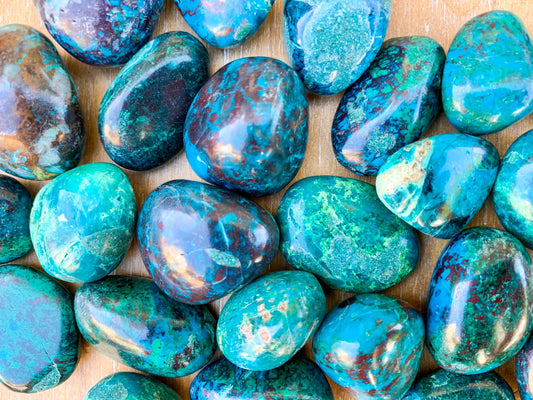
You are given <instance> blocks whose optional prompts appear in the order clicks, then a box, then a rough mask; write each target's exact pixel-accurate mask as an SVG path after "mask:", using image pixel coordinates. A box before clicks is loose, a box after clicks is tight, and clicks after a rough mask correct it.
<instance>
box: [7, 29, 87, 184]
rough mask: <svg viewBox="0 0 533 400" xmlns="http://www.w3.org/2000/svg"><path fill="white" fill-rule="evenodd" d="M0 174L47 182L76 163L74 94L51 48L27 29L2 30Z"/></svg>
mask: <svg viewBox="0 0 533 400" xmlns="http://www.w3.org/2000/svg"><path fill="white" fill-rule="evenodd" d="M0 54H1V55H2V57H1V60H0V169H2V170H4V171H5V172H7V173H8V174H11V175H15V176H18V177H20V178H24V179H36V180H47V179H52V178H54V177H55V176H57V175H59V174H61V173H63V172H65V171H67V170H69V169H71V168H74V167H75V166H76V165H77V164H78V163H79V161H80V158H81V155H82V152H83V149H84V145H85V132H84V129H83V117H82V115H81V110H80V104H79V102H78V93H77V91H76V87H75V86H74V82H73V81H72V78H71V77H70V75H69V73H68V72H67V70H66V68H65V65H64V64H63V61H62V60H61V58H60V57H59V54H58V53H57V51H56V49H55V47H54V46H53V45H52V43H50V41H49V40H48V39H47V38H45V37H44V36H43V35H42V34H41V33H39V32H38V31H36V30H35V29H32V28H30V27H29V26H24V25H6V26H3V27H1V28H0Z"/></svg>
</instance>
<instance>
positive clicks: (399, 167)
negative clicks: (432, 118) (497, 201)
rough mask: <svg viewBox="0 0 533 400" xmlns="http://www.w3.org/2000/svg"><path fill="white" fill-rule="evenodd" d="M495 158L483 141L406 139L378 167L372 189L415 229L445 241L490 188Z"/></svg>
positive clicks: (454, 135) (447, 137)
mask: <svg viewBox="0 0 533 400" xmlns="http://www.w3.org/2000/svg"><path fill="white" fill-rule="evenodd" d="M499 163H500V157H499V155H498V151H497V150H496V149H495V148H494V146H492V144H490V143H489V142H487V141H486V140H484V139H481V138H477V137H473V136H470V135H463V134H460V133H448V134H444V135H437V136H432V137H430V138H427V139H423V140H420V141H418V142H414V143H411V144H409V145H407V146H405V147H403V148H401V149H400V150H398V151H397V152H396V153H394V154H393V155H392V156H390V157H389V159H388V160H387V162H385V164H384V165H383V166H382V167H381V169H380V170H379V173H378V176H377V180H376V190H377V193H378V196H379V198H380V200H381V201H382V202H383V204H385V206H387V208H388V209H389V210H391V211H392V212H393V213H395V214H396V215H397V216H398V217H400V218H401V219H403V220H404V221H405V222H407V223H408V224H410V225H411V226H413V227H414V228H416V229H418V230H419V231H420V232H422V233H425V234H426V235H429V236H434V237H437V238H440V239H449V238H451V237H453V236H454V235H456V234H457V233H459V232H460V231H461V230H462V229H464V228H465V227H466V226H467V225H468V223H469V222H470V221H471V220H472V218H474V216H475V215H476V214H477V212H478V211H479V210H480V209H481V207H482V206H483V203H484V202H485V199H486V198H487V196H488V195H489V193H490V190H491V189H492V185H493V184H494V180H495V179H496V175H497V174H498V166H499Z"/></svg>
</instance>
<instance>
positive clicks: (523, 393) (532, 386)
mask: <svg viewBox="0 0 533 400" xmlns="http://www.w3.org/2000/svg"><path fill="white" fill-rule="evenodd" d="M515 370H516V379H517V381H518V390H519V392H520V397H521V399H522V400H533V339H532V338H531V337H530V338H529V339H528V341H527V342H526V344H525V345H524V347H522V350H520V352H519V353H518V354H517V355H516V362H515Z"/></svg>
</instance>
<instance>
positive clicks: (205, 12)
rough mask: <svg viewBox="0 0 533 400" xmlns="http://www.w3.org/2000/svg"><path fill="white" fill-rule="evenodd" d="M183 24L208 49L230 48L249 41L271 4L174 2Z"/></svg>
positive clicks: (260, 0) (258, 0) (256, 0)
mask: <svg viewBox="0 0 533 400" xmlns="http://www.w3.org/2000/svg"><path fill="white" fill-rule="evenodd" d="M174 2H175V3H176V6H177V7H178V9H179V10H180V12H181V15H183V18H184V19H185V21H186V22H187V23H188V24H189V26H190V27H191V28H192V29H193V30H194V31H195V32H196V34H197V35H198V36H200V38H201V39H203V40H205V41H206V42H207V43H209V44H210V45H211V46H215V47H230V46H235V45H237V44H239V43H242V42H244V41H245V40H246V39H248V38H249V37H251V36H252V35H253V34H254V33H255V32H257V30H258V29H259V27H260V26H261V25H262V24H263V22H264V21H265V19H266V17H267V15H268V13H269V12H270V9H271V8H272V5H273V4H274V0H202V1H196V0H174Z"/></svg>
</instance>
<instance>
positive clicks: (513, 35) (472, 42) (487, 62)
mask: <svg viewBox="0 0 533 400" xmlns="http://www.w3.org/2000/svg"><path fill="white" fill-rule="evenodd" d="M532 85H533V45H532V43H531V38H530V36H529V34H528V32H527V28H526V27H525V26H524V24H523V23H522V21H520V19H519V18H518V17H517V16H516V15H514V14H512V13H510V12H508V11H491V12H488V13H486V14H482V15H479V16H477V17H475V18H473V19H471V20H470V21H468V22H467V23H466V25H464V26H463V27H462V28H461V30H460V31H459V32H458V33H457V36H456V37H455V39H454V40H453V42H452V45H451V46H450V50H449V51H448V56H447V58H446V64H445V66H444V75H443V79H442V100H443V105H444V111H445V112H446V116H447V117H448V120H449V121H450V123H451V124H452V125H453V126H454V127H455V128H456V129H457V130H459V131H460V132H463V133H469V134H471V135H485V134H488V133H493V132H497V131H500V130H502V129H505V128H507V127H508V126H510V125H512V124H514V123H515V122H517V121H518V120H520V119H522V118H523V117H525V116H526V115H528V114H529V113H531V111H533V91H532V90H531V87H532Z"/></svg>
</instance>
